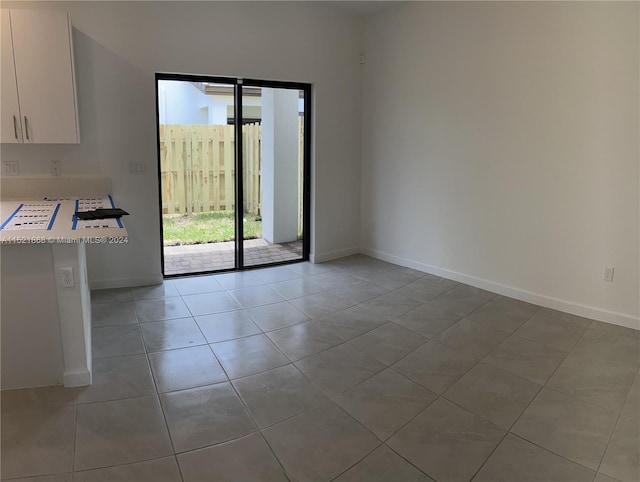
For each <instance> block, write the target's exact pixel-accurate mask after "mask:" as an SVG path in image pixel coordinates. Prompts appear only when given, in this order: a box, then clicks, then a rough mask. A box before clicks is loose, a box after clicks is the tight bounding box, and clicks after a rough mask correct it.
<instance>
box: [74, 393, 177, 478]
mask: <svg viewBox="0 0 640 482" xmlns="http://www.w3.org/2000/svg"><path fill="white" fill-rule="evenodd" d="M171 454H172V448H171V442H170V441H169V434H168V432H167V426H166V424H165V421H164V417H163V415H162V410H161V409H160V403H159V402H158V398H157V397H155V396H150V397H142V398H130V399H127V400H117V401H111V402H99V403H90V404H86V405H78V418H77V430H76V451H75V464H74V468H75V470H88V469H95V468H101V467H108V466H111V465H122V464H128V463H132V462H141V461H143V460H148V459H153V458H159V457H164V456H167V455H171Z"/></svg>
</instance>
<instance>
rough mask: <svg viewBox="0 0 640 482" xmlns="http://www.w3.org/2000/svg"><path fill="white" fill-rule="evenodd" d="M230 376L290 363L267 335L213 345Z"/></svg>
mask: <svg viewBox="0 0 640 482" xmlns="http://www.w3.org/2000/svg"><path fill="white" fill-rule="evenodd" d="M211 348H212V349H213V351H214V353H215V354H216V357H217V358H218V360H219V361H220V363H221V364H222V366H223V368H224V370H225V371H226V372H227V375H228V376H229V378H240V377H246V376H249V375H254V374H256V373H260V372H264V371H266V370H270V369H272V368H276V367H279V366H282V365H286V364H288V363H289V360H288V359H287V357H285V356H284V355H283V354H282V353H280V351H279V350H278V349H277V348H276V346H275V345H274V344H273V343H272V342H271V341H270V340H269V338H267V337H266V336H265V335H254V336H248V337H245V338H238V339H237V340H230V341H224V342H221V343H214V344H213V345H211Z"/></svg>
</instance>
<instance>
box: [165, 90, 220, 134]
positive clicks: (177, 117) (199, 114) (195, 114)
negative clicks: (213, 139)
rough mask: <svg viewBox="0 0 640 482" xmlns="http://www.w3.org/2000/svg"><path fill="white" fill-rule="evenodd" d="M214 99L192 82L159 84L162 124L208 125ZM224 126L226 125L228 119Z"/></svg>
mask: <svg viewBox="0 0 640 482" xmlns="http://www.w3.org/2000/svg"><path fill="white" fill-rule="evenodd" d="M210 110H213V99H212V98H211V96H207V95H206V94H204V93H203V92H201V91H200V90H198V88H197V87H195V86H194V85H193V84H192V83H191V82H186V81H181V80H161V81H159V82H158V117H159V118H160V124H208V123H209V116H210ZM224 124H226V119H225V122H224Z"/></svg>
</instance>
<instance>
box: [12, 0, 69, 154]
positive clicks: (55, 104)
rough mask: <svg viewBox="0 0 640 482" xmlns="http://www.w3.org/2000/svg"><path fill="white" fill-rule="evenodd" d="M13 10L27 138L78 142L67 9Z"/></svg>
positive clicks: (21, 100)
mask: <svg viewBox="0 0 640 482" xmlns="http://www.w3.org/2000/svg"><path fill="white" fill-rule="evenodd" d="M10 16H11V34H12V40H13V56H14V59H15V71H16V81H17V84H18V98H19V102H20V104H19V105H20V114H21V116H22V119H21V120H22V127H23V136H22V137H23V142H34V143H78V142H79V133H78V116H77V106H76V88H75V76H74V70H73V47H72V42H71V23H70V21H69V16H68V14H67V13H66V12H57V11H47V10H11V11H10ZM3 30H4V29H3ZM3 43H4V42H3ZM3 57H4V55H3ZM3 67H4V66H3ZM3 80H4V79H3ZM3 88H4V87H3ZM3 110H4V107H3Z"/></svg>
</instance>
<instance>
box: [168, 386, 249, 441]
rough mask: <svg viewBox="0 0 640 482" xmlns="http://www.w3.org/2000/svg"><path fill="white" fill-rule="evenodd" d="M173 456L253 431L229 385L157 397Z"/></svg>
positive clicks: (182, 391) (192, 389)
mask: <svg viewBox="0 0 640 482" xmlns="http://www.w3.org/2000/svg"><path fill="white" fill-rule="evenodd" d="M160 399H161V400H162V408H163V410H164V414H165V416H166V418H167V424H168V426H169V432H170V433H171V440H172V441H173V446H174V447H175V450H176V453H180V452H187V451H189V450H194V449H198V448H202V447H206V446H208V445H214V444H218V443H221V442H226V441H228V440H231V439H234V438H238V437H242V436H243V435H247V434H248V433H250V432H253V431H254V430H256V427H255V425H254V424H253V422H252V421H251V419H250V418H249V415H248V414H247V412H246V410H245V408H244V406H243V405H242V402H241V401H240V399H239V398H238V396H237V395H236V393H235V391H234V390H233V388H232V387H231V385H230V384H229V383H219V384H217V385H209V386H206V387H199V388H191V389H188V390H181V391H178V392H170V393H164V394H162V395H160Z"/></svg>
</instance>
